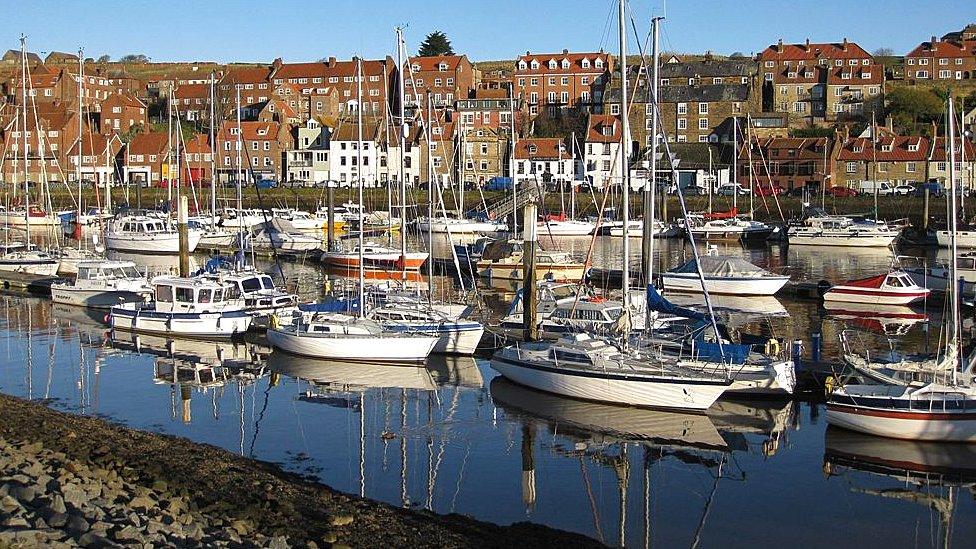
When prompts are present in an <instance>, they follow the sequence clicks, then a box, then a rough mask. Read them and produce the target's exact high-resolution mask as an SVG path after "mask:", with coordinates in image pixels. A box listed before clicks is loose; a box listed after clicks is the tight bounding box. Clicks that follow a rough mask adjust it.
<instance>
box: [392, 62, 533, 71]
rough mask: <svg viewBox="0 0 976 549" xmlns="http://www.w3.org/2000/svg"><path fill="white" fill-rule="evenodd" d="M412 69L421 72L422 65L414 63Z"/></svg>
mask: <svg viewBox="0 0 976 549" xmlns="http://www.w3.org/2000/svg"><path fill="white" fill-rule="evenodd" d="M523 65H524V63H523ZM410 70H412V71H413V72H420V65H419V64H416V63H414V64H413V65H411V66H410Z"/></svg>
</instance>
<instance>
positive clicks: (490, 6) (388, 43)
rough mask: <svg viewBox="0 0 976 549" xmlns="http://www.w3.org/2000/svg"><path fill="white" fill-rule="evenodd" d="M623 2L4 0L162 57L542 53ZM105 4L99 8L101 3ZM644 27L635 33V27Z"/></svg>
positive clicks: (63, 28) (914, 21)
mask: <svg viewBox="0 0 976 549" xmlns="http://www.w3.org/2000/svg"><path fill="white" fill-rule="evenodd" d="M615 5H616V3H615V1H614V0H559V1H557V0H535V1H526V0H484V1H470V0H468V1H463V0H455V1H443V0H400V1H396V0H306V1H299V0H265V1H256V0H196V1H193V0H169V1H159V0H154V1H144V0H129V1H117V0H105V1H101V0H95V1H92V0H88V1H81V0H0V13H3V16H2V17H0V40H2V42H0V49H8V48H17V47H18V38H19V36H20V33H21V32H23V33H26V34H27V35H28V45H29V47H30V49H31V50H34V51H40V52H48V51H52V50H58V51H76V50H77V49H78V47H79V46H82V47H84V48H85V54H86V56H91V57H98V56H99V55H101V54H109V55H111V56H112V57H113V58H117V57H119V56H121V55H124V54H127V53H144V54H146V55H148V56H149V57H150V58H152V59H153V60H154V61H194V60H200V61H202V60H213V61H220V62H226V61H270V60H271V59H273V58H275V57H279V56H280V57H282V58H284V59H285V61H311V60H315V59H319V58H322V57H328V56H330V55H333V56H336V57H338V58H348V57H350V56H352V55H356V54H362V55H364V56H368V57H379V56H383V55H387V54H391V55H392V54H393V53H394V48H395V44H394V38H393V28H394V27H395V26H397V25H405V26H407V30H406V39H407V46H408V48H409V50H410V51H411V52H414V51H416V48H417V45H418V44H419V42H420V41H421V40H422V39H423V37H424V35H425V34H426V33H428V32H429V31H431V30H434V29H439V30H442V31H444V32H446V33H447V34H448V37H449V38H450V39H451V41H452V43H453V45H454V49H455V50H456V51H458V52H463V53H466V54H468V56H469V57H470V58H471V59H472V60H488V59H512V58H514V57H515V56H516V55H518V54H519V53H524V52H525V51H526V50H531V51H535V52H542V51H560V50H562V49H563V48H569V49H571V50H580V51H583V50H595V49H599V48H600V47H603V48H605V49H607V50H610V51H616V49H617V42H616V40H617V39H616V20H615V19H614V17H615V14H616V11H615ZM96 6H97V7H96ZM631 11H632V13H633V14H634V16H635V19H636V22H637V25H638V29H639V31H640V33H641V34H642V36H643V35H645V34H646V32H647V27H648V25H649V24H650V23H649V20H650V17H651V14H652V13H653V14H659V15H665V16H666V17H667V21H666V22H665V26H664V28H663V31H662V39H661V44H662V48H663V49H666V50H672V51H679V52H702V51H705V50H708V49H711V50H713V51H716V52H718V53H723V54H729V53H732V52H735V51H741V52H743V53H745V54H747V55H748V54H750V53H753V52H759V51H761V50H762V49H763V48H764V47H766V46H767V45H769V44H771V43H774V42H775V41H776V40H777V39H778V38H780V37H782V38H784V39H785V40H786V41H787V42H802V41H803V40H804V39H805V38H807V37H810V39H811V40H812V41H839V40H840V39H842V38H843V37H845V36H846V37H848V38H849V39H851V40H854V41H857V42H858V43H860V44H861V45H862V46H863V47H864V48H865V49H867V50H868V51H874V50H875V49H877V48H879V47H890V48H892V49H894V51H895V52H896V53H902V54H903V53H906V52H907V51H908V50H910V49H911V48H912V47H914V46H915V45H917V44H918V43H919V42H921V41H924V40H928V39H929V37H930V36H932V35H940V36H941V35H942V34H944V33H945V32H948V31H950V30H956V29H959V28H961V27H962V26H964V25H965V24H966V23H968V22H976V1H973V0H955V1H946V0H933V1H927V0H922V1H919V0H889V1H886V2H881V1H870V0H868V1H866V2H865V1H861V2H855V1H851V0H819V1H811V0H796V1H794V2H783V1H770V0H697V1H695V0H685V1H678V0H673V1H671V2H665V1H662V0H654V1H638V0H631ZM631 36H632V34H631Z"/></svg>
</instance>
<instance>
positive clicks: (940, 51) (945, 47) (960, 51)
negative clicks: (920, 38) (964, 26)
mask: <svg viewBox="0 0 976 549" xmlns="http://www.w3.org/2000/svg"><path fill="white" fill-rule="evenodd" d="M974 55H976V41H972V40H967V41H963V42H953V41H949V40H937V41H935V42H922V43H921V44H919V45H918V46H915V49H913V50H912V51H910V52H908V55H906V56H905V57H972V56H974Z"/></svg>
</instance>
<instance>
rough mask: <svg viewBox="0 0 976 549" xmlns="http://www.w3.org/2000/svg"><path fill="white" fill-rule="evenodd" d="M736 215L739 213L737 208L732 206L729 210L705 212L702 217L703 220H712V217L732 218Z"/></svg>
mask: <svg viewBox="0 0 976 549" xmlns="http://www.w3.org/2000/svg"><path fill="white" fill-rule="evenodd" d="M737 215H739V208H732V209H731V210H729V211H727V212H715V213H707V214H704V215H702V218H704V219H705V220H712V219H732V218H734V217H736V216H737Z"/></svg>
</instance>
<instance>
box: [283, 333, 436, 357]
mask: <svg viewBox="0 0 976 549" xmlns="http://www.w3.org/2000/svg"><path fill="white" fill-rule="evenodd" d="M267 337H268V343H270V344H271V345H272V346H273V347H275V348H277V349H281V350H282V351H286V352H289V353H292V354H295V355H302V356H309V357H313V358H325V359H336V360H356V361H364V362H422V361H424V360H425V359H426V358H427V356H428V355H430V353H431V351H432V350H433V349H434V345H435V344H436V343H437V338H436V337H420V336H418V337H391V336H389V335H356V334H348V335H336V336H305V335H295V334H294V333H288V332H284V331H281V330H275V329H270V330H268V334H267Z"/></svg>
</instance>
